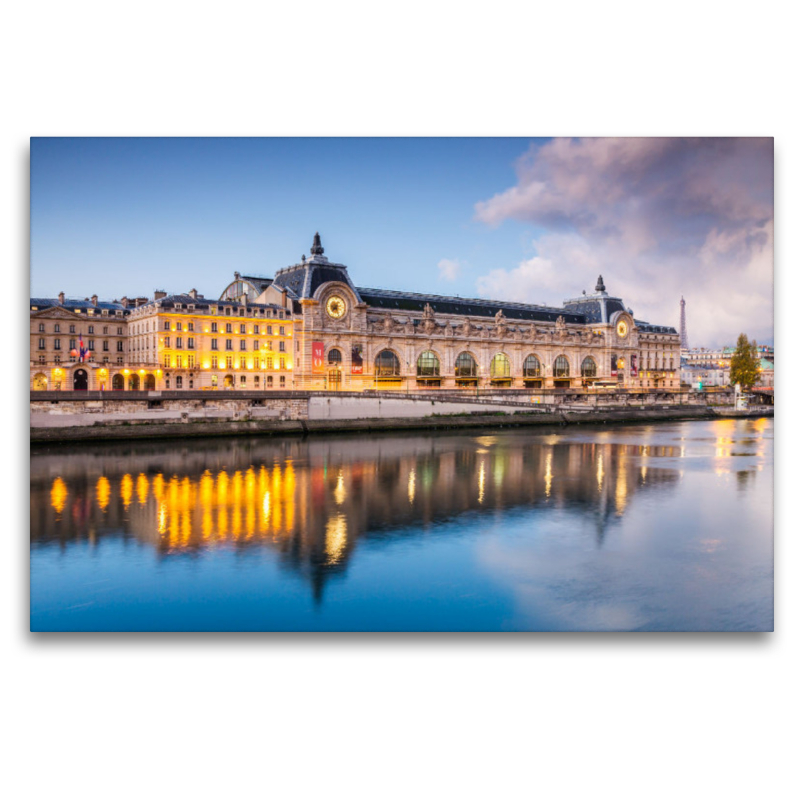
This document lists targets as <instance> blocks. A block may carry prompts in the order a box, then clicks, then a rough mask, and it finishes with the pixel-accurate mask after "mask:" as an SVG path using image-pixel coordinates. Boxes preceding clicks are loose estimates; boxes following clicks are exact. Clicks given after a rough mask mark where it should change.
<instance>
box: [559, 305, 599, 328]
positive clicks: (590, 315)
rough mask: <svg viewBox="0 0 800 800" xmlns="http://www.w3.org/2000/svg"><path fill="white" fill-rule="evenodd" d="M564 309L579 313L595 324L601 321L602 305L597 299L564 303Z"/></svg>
mask: <svg viewBox="0 0 800 800" xmlns="http://www.w3.org/2000/svg"><path fill="white" fill-rule="evenodd" d="M564 309H565V310H566V311H571V312H572V313H573V314H581V315H582V316H583V317H584V318H585V319H586V321H587V322H589V323H592V324H597V323H600V322H602V321H603V307H602V304H601V303H600V301H599V300H581V301H580V302H577V303H576V302H571V303H564Z"/></svg>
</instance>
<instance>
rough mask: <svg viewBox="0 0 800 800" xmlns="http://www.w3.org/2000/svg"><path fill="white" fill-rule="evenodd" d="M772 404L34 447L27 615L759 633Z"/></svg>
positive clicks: (117, 625)
mask: <svg viewBox="0 0 800 800" xmlns="http://www.w3.org/2000/svg"><path fill="white" fill-rule="evenodd" d="M772 444H773V422H772V420H768V419H759V420H719V421H715V422H685V423H675V424H659V425H650V426H644V425H642V426H631V427H613V428H602V429H598V428H594V429H588V428H586V429H577V428H565V429H557V430H556V429H553V430H547V431H543V430H530V429H528V430H515V431H485V432H479V433H458V434H439V435H402V436H389V435H387V436H369V437H363V438H353V437H347V438H345V437H336V438H318V439H310V440H305V441H302V440H300V439H287V440H283V441H274V440H271V439H265V438H253V439H240V438H237V439H231V440H228V441H224V440H205V441H199V442H195V441H192V442H187V443H180V442H162V443H158V444H154V443H139V444H105V445H95V446H92V447H86V446H81V447H70V448H50V449H49V450H47V449H37V450H34V451H33V452H32V456H31V628H32V630H458V631H461V630H477V631H493V630H570V631H571V630H591V631H606V630H613V631H618V630H680V631H685V630H771V629H772V624H773V593H772V580H773V564H772V479H773V453H772Z"/></svg>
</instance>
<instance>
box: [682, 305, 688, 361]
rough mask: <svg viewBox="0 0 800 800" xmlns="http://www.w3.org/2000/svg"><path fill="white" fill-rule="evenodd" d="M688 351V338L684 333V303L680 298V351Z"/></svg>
mask: <svg viewBox="0 0 800 800" xmlns="http://www.w3.org/2000/svg"><path fill="white" fill-rule="evenodd" d="M688 349H689V336H688V334H687V333H686V301H685V300H684V299H683V297H681V350H688Z"/></svg>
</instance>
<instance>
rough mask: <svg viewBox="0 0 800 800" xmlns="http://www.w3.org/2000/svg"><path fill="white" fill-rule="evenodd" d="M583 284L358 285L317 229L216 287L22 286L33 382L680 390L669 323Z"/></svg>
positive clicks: (66, 386)
mask: <svg viewBox="0 0 800 800" xmlns="http://www.w3.org/2000/svg"><path fill="white" fill-rule="evenodd" d="M362 270H363V271H364V272H369V265H364V266H363V267H362ZM609 283H611V281H609ZM611 288H613V286H612V287H611ZM576 291H577V292H578V294H577V296H576V297H573V298H571V299H567V300H565V301H564V302H563V304H562V306H560V307H553V306H546V305H533V304H524V303H515V302H508V301H504V300H484V299H469V298H461V297H446V296H440V295H429V294H418V293H415V292H407V291H399V290H398V291H393V290H386V289H370V288H365V287H363V286H358V285H356V283H355V282H354V281H353V278H352V277H351V274H350V269H349V268H348V267H347V266H346V265H344V264H339V263H336V262H335V261H333V260H330V259H329V258H328V257H327V256H326V255H325V249H324V247H323V246H322V242H321V238H320V236H319V234H318V233H317V234H316V235H315V236H314V239H313V244H312V246H311V250H310V253H309V255H303V256H302V257H301V258H300V260H299V261H298V263H296V264H293V265H291V266H288V267H285V268H283V269H279V270H278V271H277V272H275V274H274V276H273V277H264V276H253V275H241V274H239V273H238V272H237V273H234V279H233V281H232V282H230V283H228V285H227V286H225V288H224V289H223V290H222V292H221V293H220V294H219V295H218V296H215V299H211V298H209V297H206V296H205V295H203V294H201V293H199V292H198V291H197V290H196V289H192V290H191V291H189V292H187V293H185V294H167V293H166V292H163V291H156V292H155V293H154V296H153V297H152V298H147V297H139V298H133V299H129V298H127V297H123V298H122V299H121V300H114V301H112V302H103V301H101V300H99V299H98V297H97V296H96V295H93V296H92V297H91V298H87V299H85V300H73V299H69V298H67V297H65V296H64V295H63V294H61V295H60V296H59V297H58V298H31V301H30V320H31V331H30V333H31V374H30V380H31V388H32V389H34V390H46V389H50V390H53V389H55V390H82V389H89V390H110V391H113V390H118V391H119V390H174V389H179V390H180V389H184V390H188V389H208V390H213V389H220V390H224V389H229V390H233V389H239V390H241V389H247V390H251V391H252V390H276V389H277V390H280V389H316V390H325V389H327V390H343V391H363V390H372V389H398V390H404V391H405V390H409V389H412V390H416V389H434V388H443V389H447V388H449V389H456V388H466V389H475V388H484V387H485V388H517V389H520V388H528V389H553V388H582V387H587V386H591V385H594V384H597V383H601V384H604V385H608V384H609V383H610V384H612V385H618V386H620V387H624V388H643V389H663V390H664V391H667V392H668V391H670V390H675V391H677V390H678V389H679V388H680V377H679V371H680V336H679V334H678V333H677V331H676V330H675V328H673V327H669V326H664V325H655V324H650V323H648V322H645V321H643V320H640V319H637V318H636V317H635V314H634V312H633V310H632V309H631V308H630V307H629V306H627V305H626V304H625V301H623V299H622V298H621V297H619V296H616V295H615V294H614V293H613V292H609V291H608V290H607V289H606V285H605V282H604V280H603V277H602V276H600V277H599V278H598V280H597V283H596V285H595V286H594V287H593V289H592V290H589V291H586V290H582V291H581V290H580V288H579V287H576ZM509 294H510V295H511V294H513V287H512V286H510V287H509Z"/></svg>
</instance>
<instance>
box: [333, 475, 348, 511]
mask: <svg viewBox="0 0 800 800" xmlns="http://www.w3.org/2000/svg"><path fill="white" fill-rule="evenodd" d="M346 497H347V492H345V490H344V473H343V472H342V471H341V470H339V477H338V478H337V479H336V488H335V489H334V490H333V499H334V500H335V501H336V505H337V506H340V505H342V503H344V501H345V498H346Z"/></svg>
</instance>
